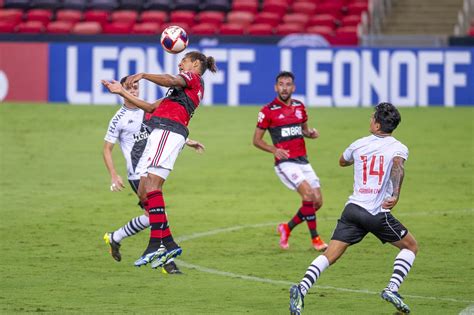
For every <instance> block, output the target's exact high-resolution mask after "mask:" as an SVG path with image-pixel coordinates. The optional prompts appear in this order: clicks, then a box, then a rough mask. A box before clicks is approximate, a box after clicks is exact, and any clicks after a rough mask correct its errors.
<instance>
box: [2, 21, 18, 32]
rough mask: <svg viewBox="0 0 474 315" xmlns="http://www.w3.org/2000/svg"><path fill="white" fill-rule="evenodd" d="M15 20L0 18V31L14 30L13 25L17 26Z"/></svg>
mask: <svg viewBox="0 0 474 315" xmlns="http://www.w3.org/2000/svg"><path fill="white" fill-rule="evenodd" d="M17 25H18V24H17V22H16V21H13V20H11V21H8V20H7V21H5V20H2V21H0V33H13V32H15V27H16V26H17Z"/></svg>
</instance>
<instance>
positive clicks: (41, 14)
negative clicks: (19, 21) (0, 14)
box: [26, 9, 53, 25]
mask: <svg viewBox="0 0 474 315" xmlns="http://www.w3.org/2000/svg"><path fill="white" fill-rule="evenodd" d="M52 17H53V11H51V10H46V9H31V10H29V11H28V12H26V20H27V21H39V22H41V23H43V25H46V24H48V23H49V22H51V19H52Z"/></svg>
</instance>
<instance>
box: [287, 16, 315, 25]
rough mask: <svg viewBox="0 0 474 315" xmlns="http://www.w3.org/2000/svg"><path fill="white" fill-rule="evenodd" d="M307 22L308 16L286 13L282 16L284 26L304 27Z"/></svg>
mask: <svg viewBox="0 0 474 315" xmlns="http://www.w3.org/2000/svg"><path fill="white" fill-rule="evenodd" d="M308 22H309V16H308V15H306V14H303V13H288V14H286V15H284V16H283V23H285V24H303V25H305V26H306V24H308Z"/></svg>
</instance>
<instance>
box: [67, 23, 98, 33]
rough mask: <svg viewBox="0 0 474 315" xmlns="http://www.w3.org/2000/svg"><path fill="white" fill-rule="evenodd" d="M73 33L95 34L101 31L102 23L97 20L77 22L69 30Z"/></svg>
mask: <svg viewBox="0 0 474 315" xmlns="http://www.w3.org/2000/svg"><path fill="white" fill-rule="evenodd" d="M71 33H73V34H79V35H95V34H100V33H102V25H101V24H100V23H99V22H91V21H89V22H78V23H76V24H75V25H74V27H73V28H72V30H71Z"/></svg>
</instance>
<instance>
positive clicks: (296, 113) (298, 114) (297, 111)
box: [295, 109, 303, 119]
mask: <svg viewBox="0 0 474 315" xmlns="http://www.w3.org/2000/svg"><path fill="white" fill-rule="evenodd" d="M295 116H296V118H298V119H303V112H301V111H300V110H299V109H297V110H296V111H295Z"/></svg>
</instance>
